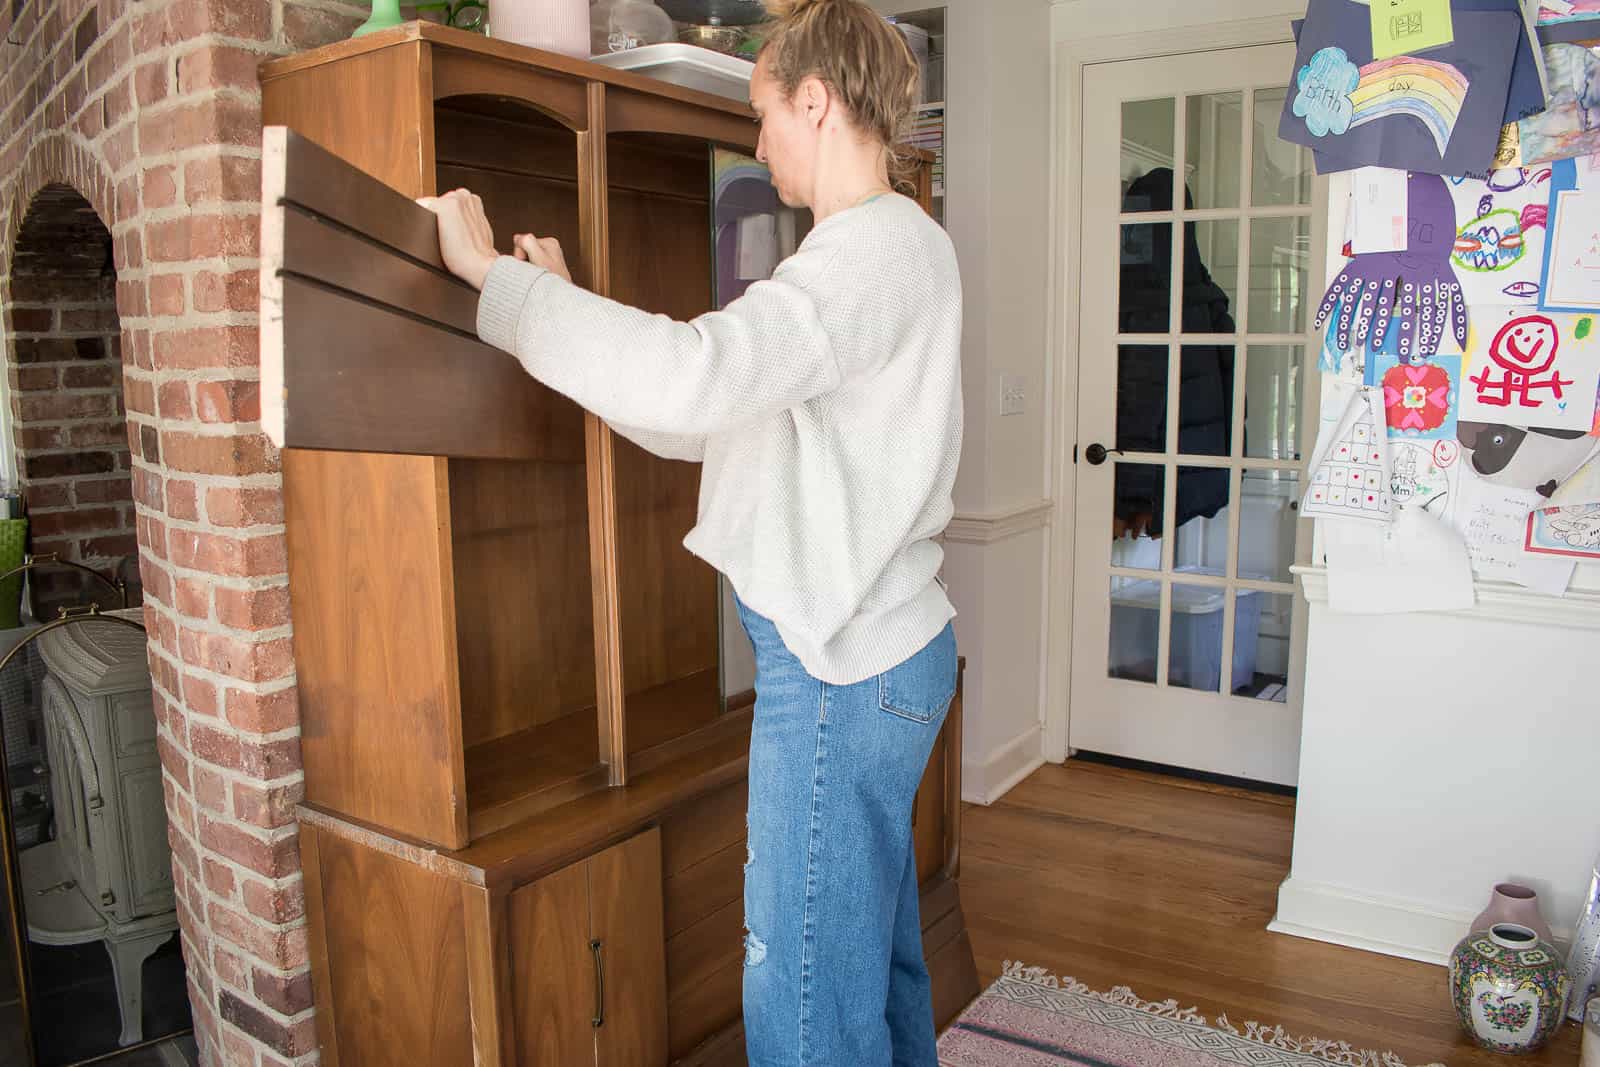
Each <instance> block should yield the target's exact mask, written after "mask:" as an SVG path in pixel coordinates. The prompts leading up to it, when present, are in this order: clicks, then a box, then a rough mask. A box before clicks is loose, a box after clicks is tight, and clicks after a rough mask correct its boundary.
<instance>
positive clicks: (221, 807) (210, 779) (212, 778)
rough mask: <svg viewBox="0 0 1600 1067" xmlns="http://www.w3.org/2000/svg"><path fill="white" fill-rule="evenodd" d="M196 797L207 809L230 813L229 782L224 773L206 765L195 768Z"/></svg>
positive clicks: (219, 813)
mask: <svg viewBox="0 0 1600 1067" xmlns="http://www.w3.org/2000/svg"><path fill="white" fill-rule="evenodd" d="M194 799H195V803H197V804H199V805H200V806H201V807H202V808H204V809H205V810H206V811H211V812H215V813H216V814H218V815H227V814H228V783H227V780H226V779H224V778H223V777H222V775H220V774H218V773H216V772H215V771H208V770H206V769H205V768H204V767H196V768H194Z"/></svg>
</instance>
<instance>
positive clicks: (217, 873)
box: [202, 776, 238, 897]
mask: <svg viewBox="0 0 1600 1067" xmlns="http://www.w3.org/2000/svg"><path fill="white" fill-rule="evenodd" d="M213 777H215V776H213ZM217 781H218V782H220V781H222V779H221V778H218V779H217ZM202 862H203V864H204V866H205V875H206V888H207V889H209V890H211V891H212V892H213V893H215V894H217V896H219V897H231V896H233V891H234V889H235V888H237V885H238V883H237V882H236V881H235V879H234V877H233V870H232V869H231V868H229V867H226V866H224V865H223V864H220V863H218V862H217V861H216V860H214V859H212V858H211V857H209V856H207V857H206V858H205V859H204V860H203V861H202Z"/></svg>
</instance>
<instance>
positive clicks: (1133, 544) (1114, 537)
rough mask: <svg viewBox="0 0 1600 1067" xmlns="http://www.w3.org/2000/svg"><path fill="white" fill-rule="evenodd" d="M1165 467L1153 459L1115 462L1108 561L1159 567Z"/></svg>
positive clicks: (1165, 481)
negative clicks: (1135, 461) (1152, 460)
mask: <svg viewBox="0 0 1600 1067" xmlns="http://www.w3.org/2000/svg"><path fill="white" fill-rule="evenodd" d="M1166 483H1167V469H1166V468H1165V467H1163V466H1161V465H1160V464H1157V463H1118V464H1117V473H1116V488H1115V489H1114V490H1113V492H1114V494H1115V499H1114V500H1113V502H1112V512H1111V565H1112V566H1113V567H1137V568H1138V569H1139V570H1146V571H1158V570H1160V569H1161V532H1162V529H1163V523H1162V516H1161V509H1162V501H1163V500H1165V499H1166V498H1165V496H1164V495H1163V494H1164V493H1165V491H1166Z"/></svg>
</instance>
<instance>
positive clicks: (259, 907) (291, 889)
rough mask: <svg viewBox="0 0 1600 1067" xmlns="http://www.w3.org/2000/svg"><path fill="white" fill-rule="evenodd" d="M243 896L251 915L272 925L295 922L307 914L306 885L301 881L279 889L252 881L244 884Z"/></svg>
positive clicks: (281, 886)
mask: <svg viewBox="0 0 1600 1067" xmlns="http://www.w3.org/2000/svg"><path fill="white" fill-rule="evenodd" d="M241 895H242V896H243V897H244V906H245V907H246V908H248V909H249V910H250V914H252V915H254V916H255V917H256V918H258V919H265V920H267V921H268V922H270V923H280V924H281V923H290V922H294V921H295V920H296V919H298V918H300V917H301V916H303V915H304V914H305V913H306V894H305V884H304V883H303V882H302V881H300V880H299V879H296V880H295V881H294V882H293V883H291V884H289V885H287V886H285V885H279V886H277V887H273V886H269V885H266V884H264V883H261V882H257V881H255V880H253V879H252V880H250V881H246V882H245V883H244V886H243V893H242V894H241Z"/></svg>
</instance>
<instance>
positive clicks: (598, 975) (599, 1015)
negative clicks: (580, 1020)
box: [589, 940, 606, 1030]
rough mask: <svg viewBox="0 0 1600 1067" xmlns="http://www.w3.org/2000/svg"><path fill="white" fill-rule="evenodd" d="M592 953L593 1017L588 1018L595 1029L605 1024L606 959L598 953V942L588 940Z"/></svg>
mask: <svg viewBox="0 0 1600 1067" xmlns="http://www.w3.org/2000/svg"><path fill="white" fill-rule="evenodd" d="M589 950H590V951H591V952H593V953H594V1018H593V1019H591V1020H589V1021H590V1022H591V1023H593V1024H594V1028H595V1029H596V1030H598V1029H600V1028H601V1027H602V1026H604V1025H605V1024H606V961H605V959H604V958H603V957H602V956H601V955H600V942H599V941H598V940H595V941H591V942H589Z"/></svg>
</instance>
